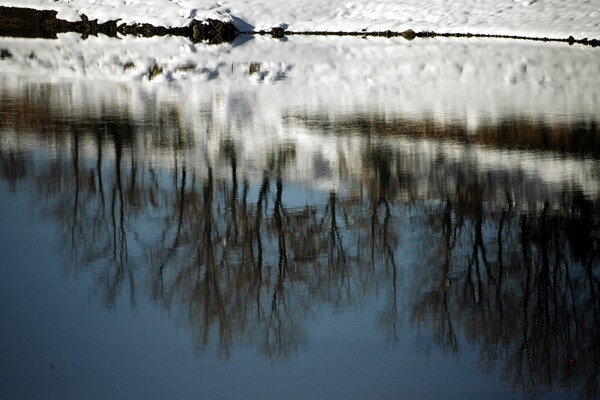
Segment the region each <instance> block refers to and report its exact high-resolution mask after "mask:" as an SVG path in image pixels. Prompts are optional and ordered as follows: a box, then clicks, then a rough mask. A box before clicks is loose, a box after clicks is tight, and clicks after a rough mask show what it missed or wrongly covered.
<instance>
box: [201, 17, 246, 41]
mask: <svg viewBox="0 0 600 400" xmlns="http://www.w3.org/2000/svg"><path fill="white" fill-rule="evenodd" d="M191 27H192V39H193V40H195V41H207V42H209V43H211V44H218V43H223V42H231V41H232V40H233V39H234V38H235V37H236V36H237V35H238V34H239V31H238V30H237V29H236V28H235V26H234V25H233V23H231V22H223V21H219V20H216V19H207V20H205V21H197V20H194V21H193V22H192V25H191Z"/></svg>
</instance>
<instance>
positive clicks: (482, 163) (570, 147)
mask: <svg viewBox="0 0 600 400" xmlns="http://www.w3.org/2000/svg"><path fill="white" fill-rule="evenodd" d="M26 89H27V90H24V91H16V92H11V93H8V94H6V93H4V94H3V96H4V98H5V99H6V101H3V102H2V103H1V105H0V115H1V116H2V118H1V121H2V122H1V125H0V132H1V136H0V140H1V144H2V146H1V147H0V176H1V177H2V179H3V181H4V182H6V184H7V185H8V186H9V188H10V190H12V191H23V192H28V193H29V194H30V197H31V199H32V206H33V207H34V209H35V210H36V212H38V213H40V214H41V215H43V216H44V217H46V218H49V219H51V220H53V221H55V222H56V223H57V225H58V226H59V228H60V231H61V235H60V241H61V243H60V249H61V251H62V252H63V253H64V256H65V258H66V259H68V260H70V262H69V268H70V269H71V272H72V273H73V274H75V275H77V274H79V273H81V272H82V271H86V270H92V271H93V272H94V274H93V275H94V277H95V281H94V282H93V283H92V285H93V287H94V291H95V293H97V295H98V296H100V297H101V299H102V301H103V302H104V303H105V305H106V306H107V307H115V305H116V303H117V300H118V298H119V297H121V296H128V298H129V301H130V303H131V304H136V303H137V302H139V301H146V300H148V299H150V300H151V301H153V302H154V303H156V304H159V305H160V306H161V307H162V308H163V309H165V310H168V311H169V312H170V313H171V314H172V315H174V316H176V318H177V320H178V321H184V323H185V325H186V326H187V328H188V330H189V332H190V333H191V335H192V337H193V343H194V346H195V348H196V350H197V351H198V353H199V354H202V353H203V352H205V351H206V350H207V349H210V348H215V349H217V351H218V353H219V355H220V356H221V357H223V358H227V357H229V356H230V355H231V352H232V351H233V349H234V347H235V346H236V345H240V344H243V345H245V346H252V347H255V348H256V349H257V350H258V351H259V353H260V355H261V356H263V357H265V358H266V359H280V358H288V357H290V356H292V355H294V354H296V353H298V352H299V351H300V350H302V349H304V348H305V347H306V346H307V344H308V343H309V341H310V337H309V334H308V329H307V326H308V323H309V321H311V320H314V319H316V318H318V315H319V311H320V310H321V309H322V308H323V307H331V308H332V309H334V310H338V311H339V312H346V311H347V310H351V309H356V308H360V307H362V306H364V304H366V303H369V302H378V303H380V304H381V309H380V312H379V313H378V314H377V315H374V316H373V318H374V320H375V322H376V324H377V326H378V327H379V329H380V331H381V334H382V340H387V341H388V342H389V343H393V342H395V341H397V340H398V338H399V337H400V336H401V335H402V331H403V329H404V327H405V326H406V325H408V324H411V325H413V326H416V327H418V331H419V338H418V339H419V344H420V345H421V346H423V349H424V350H426V351H428V352H430V351H437V349H441V350H442V351H444V352H448V353H449V354H454V355H456V354H459V353H460V352H461V350H463V348H464V347H463V346H471V347H473V348H476V349H478V351H479V367H480V369H481V371H482V372H483V373H491V372H493V371H494V370H500V371H501V375H502V379H503V380H504V381H505V382H506V384H508V385H510V386H511V387H513V388H515V389H518V390H521V391H523V392H524V393H525V394H527V395H532V394H534V393H536V391H537V390H539V389H540V388H543V389H546V388H552V387H565V386H566V387H571V388H572V390H573V392H581V393H582V394H584V395H585V396H586V397H589V398H596V397H598V390H599V387H598V385H599V381H598V379H599V374H598V369H599V368H600V346H599V342H598V340H597V338H598V336H599V334H600V319H599V312H600V310H599V309H600V301H599V299H598V295H597V293H598V291H599V290H600V276H599V270H598V266H599V265H600V211H599V210H600V191H599V189H598V188H599V187H600V186H599V182H600V176H598V171H599V170H600V169H599V168H598V167H600V161H599V147H598V143H599V139H600V130H599V128H598V123H597V121H596V120H595V119H593V118H590V119H589V120H576V121H568V122H564V123H551V124H550V123H546V122H545V121H541V122H538V121H531V120H529V119H526V118H525V117H523V116H517V117H514V116H513V117H510V118H507V119H505V120H502V121H501V122H498V123H490V124H487V125H481V126H480V127H479V128H478V129H477V130H476V131H473V130H472V129H467V128H465V127H464V126H463V125H460V124H454V125H452V124H440V123H438V122H435V120H432V119H428V118H424V117H414V118H410V117H401V118H400V117H396V118H391V119H390V118H389V117H387V116H383V115H381V114H378V113H376V112H372V113H367V114H364V113H358V114H353V115H347V114H344V115H338V116H335V117H331V116H324V115H321V114H318V113H312V112H310V111H305V112H297V110H291V111H289V112H286V113H285V115H281V116H280V119H277V118H275V124H273V120H265V121H262V122H261V124H262V125H261V124H258V123H256V121H254V122H253V123H252V125H251V126H250V127H248V126H247V125H243V124H239V125H237V124H236V123H235V122H236V121H235V120H233V121H232V120H231V119H227V121H226V122H222V121H221V122H220V119H219V116H218V114H217V113H216V112H215V106H214V103H219V102H221V101H222V99H220V98H219V97H218V96H216V97H215V98H213V99H212V100H207V101H206V102H204V103H199V104H198V109H196V110H195V113H197V114H199V115H200V116H201V122H202V125H201V126H197V125H195V126H193V127H192V123H191V122H190V121H189V120H186V118H185V116H184V113H183V111H182V109H181V107H180V106H179V103H178V102H177V101H174V100H172V99H167V100H166V101H163V102H160V103H157V102H154V99H150V101H149V102H148V103H147V104H145V105H144V107H143V109H142V111H143V115H142V116H141V117H140V116H139V115H138V116H137V118H133V117H131V116H130V114H128V113H127V112H125V111H124V110H123V108H121V107H116V106H115V107H106V108H104V107H102V109H101V110H100V112H98V109H96V108H94V106H93V104H94V103H93V102H92V103H91V104H92V106H91V107H90V108H88V109H87V110H84V112H82V111H81V110H74V111H69V110H70V108H69V107H65V106H64V105H58V106H57V105H56V104H55V103H53V102H52V101H48V98H49V97H51V96H53V93H52V92H53V91H60V90H61V89H60V88H57V87H55V86H44V85H33V86H26ZM240 99H241V100H240ZM240 99H229V101H236V102H237V103H236V104H238V105H239V107H240V110H241V111H242V113H248V112H250V113H251V112H252V111H251V108H250V111H248V109H246V111H244V110H245V108H244V104H246V103H244V101H243V99H244V95H242V96H241V97H240ZM88 100H89V99H88ZM85 104H86V103H84V105H85ZM157 104H158V105H157ZM240 118H241V119H243V117H240ZM279 125H283V126H284V127H285V129H293V131H294V132H295V133H296V136H295V137H296V138H297V140H294V138H293V137H290V136H285V135H283V136H278V133H277V132H275V133H270V132H274V131H276V129H277V126H279ZM257 127H259V128H260V130H259V129H258V128H257ZM199 131H201V132H204V134H203V135H198V132H199ZM253 141H258V145H256V144H254V145H253V144H252V142H253ZM259 147H260V149H259ZM254 150H257V151H254ZM460 338H465V339H466V343H465V342H461V339H460ZM461 343H463V344H461Z"/></svg>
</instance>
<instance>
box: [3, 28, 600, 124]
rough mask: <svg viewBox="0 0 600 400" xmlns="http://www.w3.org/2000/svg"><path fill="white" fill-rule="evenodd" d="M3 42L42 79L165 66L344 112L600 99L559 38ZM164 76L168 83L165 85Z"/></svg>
mask: <svg viewBox="0 0 600 400" xmlns="http://www.w3.org/2000/svg"><path fill="white" fill-rule="evenodd" d="M241 40H243V39H241ZM0 48H3V49H6V50H7V51H8V52H10V54H11V57H7V58H4V59H3V60H2V61H1V62H0V75H11V76H14V75H16V76H20V77H34V78H35V79H39V80H42V81H46V82H47V81H54V82H55V81H61V80H65V79H67V80H71V79H81V78H84V79H85V80H93V81H102V82H104V81H107V80H109V81H113V80H116V81H130V80H142V81H146V82H147V81H148V79H149V71H150V70H151V69H152V68H153V66H158V67H160V68H161V70H162V72H161V73H160V74H159V75H158V76H156V77H155V78H154V79H153V81H152V82H150V83H147V84H145V85H144V86H142V87H143V88H144V89H143V90H147V91H149V92H155V91H156V92H167V93H169V94H170V95H173V96H180V97H190V96H193V97H198V96H204V97H206V94H205V93H204V92H205V91H207V90H209V91H210V92H211V93H212V92H214V91H215V90H216V89H215V88H218V91H220V92H225V93H228V92H229V91H231V90H235V91H238V90H240V89H245V88H252V87H254V86H256V85H257V84H260V85H265V86H270V85H272V84H278V85H282V86H285V88H283V89H277V90H272V91H267V89H263V90H257V91H255V92H256V94H255V95H254V96H256V97H257V98H258V100H260V101H265V102H268V103H276V104H275V105H273V104H269V107H270V108H272V107H274V106H279V105H280V104H281V106H294V105H295V104H298V105H299V106H301V107H305V106H307V105H311V106H313V107H314V108H315V109H318V108H326V109H327V110H331V109H333V112H336V113H337V112H340V111H350V112H353V111H354V110H355V108H356V107H357V106H360V107H365V106H370V105H371V104H375V105H376V107H378V109H382V107H384V110H385V111H386V112H387V111H389V112H394V113H400V112H402V113H405V112H409V113H423V114H427V115H433V116H434V117H435V118H437V119H440V120H446V119H453V118H460V119H461V120H467V121H468V123H469V124H470V125H477V124H478V123H480V120H481V118H489V119H492V120H493V119H498V118H502V117H503V116H504V115H506V114H514V113H517V114H543V116H544V117H548V116H555V117H556V118H562V117H564V116H573V115H584V116H585V115H594V114H597V110H598V109H600V95H599V93H600V83H599V81H598V79H597V76H599V75H600V52H599V51H598V50H597V49H591V48H579V47H569V46H567V45H564V44H538V43H526V42H510V41H502V40H482V39H471V40H458V39H426V40H425V39H424V40H418V41H413V42H408V41H406V40H404V39H401V38H397V39H384V38H370V39H360V38H316V37H292V38H290V39H289V40H287V41H285V42H280V41H276V40H273V39H270V38H265V37H257V38H254V39H252V40H250V41H248V42H246V43H243V44H241V45H234V46H233V47H232V46H231V45H219V46H207V45H202V44H198V45H194V44H192V43H191V42H190V41H188V40H187V39H185V38H180V37H165V38H150V39H143V38H133V37H124V38H121V39H111V38H107V37H97V38H94V37H92V38H89V39H87V40H86V41H83V40H81V39H79V38H78V37H77V35H72V34H68V35H61V37H60V39H59V40H54V41H51V40H23V39H7V38H5V39H0ZM160 81H162V82H164V81H169V82H170V84H169V86H168V87H161V85H160V84H159V83H157V82H160ZM324 85H332V86H333V87H331V88H323V86H324ZM315 86H317V87H319V88H323V90H315V89H314V87H315ZM207 87H209V88H207ZM234 88H235V89H234ZM139 90H142V89H139ZM198 92H202V93H198Z"/></svg>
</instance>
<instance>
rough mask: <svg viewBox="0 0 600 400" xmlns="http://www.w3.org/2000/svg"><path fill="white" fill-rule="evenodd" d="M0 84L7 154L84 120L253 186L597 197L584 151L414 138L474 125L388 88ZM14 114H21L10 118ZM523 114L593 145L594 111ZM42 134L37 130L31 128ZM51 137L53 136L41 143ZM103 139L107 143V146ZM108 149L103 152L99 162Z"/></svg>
mask: <svg viewBox="0 0 600 400" xmlns="http://www.w3.org/2000/svg"><path fill="white" fill-rule="evenodd" d="M2 88H3V90H2V92H1V93H0V96H1V97H2V98H5V99H7V101H6V102H4V104H5V105H4V107H9V108H5V109H3V110H2V113H5V114H7V115H11V114H12V119H11V118H10V117H9V118H6V119H4V120H5V124H4V127H3V129H4V131H5V132H6V131H14V132H15V134H14V135H7V134H6V133H5V134H3V135H2V136H1V137H0V138H1V140H2V143H1V144H2V147H3V148H6V149H8V148H13V149H14V148H20V149H22V150H31V149H35V148H38V147H39V146H45V147H46V148H47V147H48V146H49V145H51V146H53V147H54V146H58V148H61V147H63V146H64V147H65V148H67V149H68V148H70V147H71V146H72V145H73V136H74V135H80V132H88V130H89V129H90V127H93V129H95V130H96V133H95V134H97V135H109V134H111V133H110V132H109V130H110V129H116V130H120V132H122V133H126V134H127V136H128V137H129V136H131V138H132V140H133V142H132V146H133V148H134V150H135V154H136V158H138V159H139V160H140V161H141V160H145V161H144V162H145V163H148V164H149V165H152V166H155V167H164V168H167V169H171V168H174V166H175V164H177V165H183V164H185V165H187V166H188V168H192V169H194V170H195V171H196V173H197V174H198V175H200V176H202V175H205V174H206V173H207V171H208V168H209V167H213V174H214V175H215V176H217V177H223V178H229V177H230V176H231V170H230V162H231V156H232V155H235V159H236V166H237V170H238V173H240V174H241V175H243V176H244V177H246V178H247V179H249V180H250V181H251V182H259V181H260V180H261V179H262V177H263V175H264V173H265V171H268V172H271V173H276V174H280V175H281V176H282V177H283V178H284V179H285V181H286V182H289V183H296V184H301V185H304V186H306V187H308V188H313V189H325V190H335V191H338V192H340V193H363V192H364V191H365V190H366V191H371V192H372V191H380V190H383V189H382V188H381V186H389V187H387V188H385V190H387V191H388V194H389V195H393V196H395V197H400V198H404V199H406V200H408V201H411V200H414V199H417V198H428V199H439V198H444V197H445V196H447V195H453V191H455V190H459V187H460V186H461V185H463V184H471V183H477V185H481V186H482V188H483V191H484V195H485V196H487V197H489V198H490V199H493V200H496V199H502V201H504V200H505V199H506V198H507V196H509V197H510V198H511V201H513V202H515V203H516V204H517V205H523V206H524V207H527V206H528V205H531V204H535V203H537V202H540V201H545V200H550V201H551V202H553V203H560V202H561V201H562V200H563V199H562V196H563V194H564V193H567V192H579V191H580V192H581V193H583V194H585V195H586V196H588V197H590V198H593V199H597V198H599V197H600V176H598V171H599V170H600V161H599V160H598V158H597V154H595V153H593V152H592V153H591V154H590V155H589V156H586V157H583V158H582V157H581V154H578V153H571V154H568V153H567V154H561V152H560V149H558V150H557V151H552V149H543V151H535V149H534V150H523V149H513V148H512V146H511V144H510V143H507V144H506V146H504V145H502V144H500V145H490V144H488V143H481V142H477V141H476V140H472V141H470V142H469V143H461V142H460V141H459V140H456V138H455V137H454V136H452V135H451V133H454V132H449V133H448V134H445V133H444V132H443V131H442V132H441V133H438V134H437V136H435V137H434V138H427V137H420V136H419V135H418V132H417V131H418V130H419V129H432V128H431V126H432V125H433V126H437V127H438V128H436V129H442V130H443V129H444V127H445V126H446V125H444V124H443V123H441V121H444V120H445V119H448V120H451V121H453V124H454V125H453V126H457V125H458V126H463V129H464V131H465V132H466V133H467V134H468V132H470V131H471V130H472V129H474V128H473V126H472V125H469V120H468V119H466V118H465V116H464V114H462V115H461V114H460V112H459V111H456V114H452V113H451V112H450V111H449V110H448V111H446V112H444V113H443V114H441V115H438V114H435V113H431V114H430V115H431V116H430V117H426V116H424V115H423V113H419V112H417V111H413V112H412V113H409V112H407V110H405V109H403V104H404V103H403V99H402V94H400V93H398V92H396V93H397V96H398V97H397V98H396V101H393V100H394V97H392V96H391V93H390V92H389V91H388V90H387V88H384V89H381V90H379V89H378V88H370V89H369V90H364V91H362V90H361V89H358V91H357V93H358V95H357V93H354V96H353V92H352V91H351V90H350V89H349V88H345V91H344V92H340V91H338V92H335V94H333V95H332V91H331V88H332V86H329V85H323V86H321V87H316V86H310V85H309V86H304V87H300V88H298V87H294V86H288V85H276V86H272V87H262V86H253V87H246V88H244V89H243V90H240V91H236V90H234V89H232V88H230V87H219V86H217V87H213V86H208V87H201V88H200V87H194V86H193V85H190V86H179V85H150V86H148V85H144V84H115V85H107V84H101V83H90V82H87V83H86V82H84V81H78V82H76V83H63V84H57V85H53V84H50V85H48V84H40V83H38V82H36V81H33V82H32V81H30V80H19V79H4V80H3V81H2ZM200 89H202V90H200ZM581 89H582V90H584V89H583V88H581ZM363 96H366V97H363ZM336 100H339V101H336ZM10 104H12V107H13V108H12V109H11V108H10V107H11V106H9V105H10ZM17 110H21V114H19V115H17V116H15V113H16V111H17ZM490 114H492V113H490ZM42 116H43V117H42ZM358 116H360V118H359V117H358ZM516 117H521V118H524V116H523V115H522V114H517V115H514V114H512V113H508V114H505V115H504V114H502V113H500V115H499V116H498V118H499V119H500V121H499V122H497V121H495V120H494V118H495V117H492V116H489V115H488V116H486V118H483V119H481V120H482V121H483V122H482V123H484V124H485V123H487V124H492V125H493V124H494V123H498V124H500V126H502V123H503V121H508V122H510V121H511V118H516ZM525 117H528V116H527V115H525ZM532 118H533V119H535V120H536V121H542V122H544V123H545V124H546V125H543V126H542V128H543V129H546V130H547V129H548V127H553V126H554V125H553V124H555V125H557V126H561V127H562V128H561V129H559V130H558V131H559V132H561V133H560V135H562V136H560V137H559V141H561V142H569V141H573V140H575V139H576V138H575V136H576V135H580V134H581V132H570V131H569V127H570V126H571V125H570V124H574V123H575V122H577V121H581V120H583V121H591V122H590V123H589V124H588V132H587V134H588V135H589V136H590V137H591V138H592V139H594V140H595V142H593V143H592V146H597V144H596V143H597V142H598V128H597V126H598V125H597V121H596V118H597V116H596V115H595V114H593V115H585V114H584V115H580V114H576V115H565V116H563V117H562V118H561V119H562V121H560V120H556V119H555V118H554V116H553V117H552V118H549V119H548V121H545V119H544V115H543V114H535V113H534V115H533V116H532ZM438 120H441V121H438ZM369 121H370V122H369ZM379 121H387V122H388V123H389V124H388V125H387V126H388V127H389V126H395V127H400V128H397V129H396V130H397V131H398V132H395V133H394V134H393V135H392V134H391V132H390V131H389V128H387V129H388V130H379V129H378V128H377V127H378V126H380V125H378V123H379ZM431 121H433V122H431ZM457 121H462V122H461V123H458V122H457ZM369 124H370V125H369ZM403 124H405V125H406V128H405V131H402V129H401V128H402V126H404V125H403ZM461 124H462V125H461ZM519 126H520V125H518V124H517V129H518V127H519ZM24 131H25V132H27V131H30V132H32V133H33V135H26V134H25V132H24ZM42 131H43V132H45V135H39V134H38V133H39V132H42ZM78 132H79V133H78ZM415 132H417V134H415ZM542 133H544V132H536V131H535V130H533V131H532V132H529V133H528V134H529V135H531V136H536V135H538V134H542ZM544 134H545V135H546V136H547V135H548V132H545V133H544ZM49 135H55V136H61V137H62V139H61V140H58V141H49V140H48V136H49ZM468 137H469V136H468V135H467V138H468ZM78 143H79V144H78V145H79V147H80V149H82V150H83V152H84V153H86V154H87V155H88V157H89V158H90V159H91V160H93V159H94V157H96V155H97V152H98V149H97V143H98V139H97V138H96V137H94V136H93V135H90V134H89V133H87V134H86V135H85V136H84V137H80V138H79V142H78ZM103 143H104V146H111V144H110V141H105V140H103ZM175 149H176V151H174V150H175ZM53 151H54V150H53ZM112 156H113V152H111V150H110V148H107V149H106V150H105V151H104V155H103V157H104V159H105V160H109V159H110V158H111V157H112ZM379 159H382V160H383V164H385V165H384V166H383V168H384V169H385V171H382V170H381V168H382V166H381V163H380V162H379V161H378V160H379ZM381 176H385V177H386V178H381ZM382 179H383V180H382ZM384 180H385V181H384ZM373 182H375V186H376V187H373ZM531 202H533V203H531Z"/></svg>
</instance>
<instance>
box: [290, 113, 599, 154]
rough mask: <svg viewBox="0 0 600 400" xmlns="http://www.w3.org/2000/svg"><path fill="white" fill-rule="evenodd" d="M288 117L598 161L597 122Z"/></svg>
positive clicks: (339, 129)
mask: <svg viewBox="0 0 600 400" xmlns="http://www.w3.org/2000/svg"><path fill="white" fill-rule="evenodd" d="M292 118H293V119H294V120H296V121H298V122H299V123H301V124H305V125H307V126H308V127H310V128H314V129H319V127H327V128H329V130H330V131H331V132H332V133H336V134H337V133H341V134H348V133H350V134H352V133H359V134H361V135H367V136H372V137H381V136H385V137H394V136H406V137H411V138H417V139H433V140H448V141H455V142H459V143H471V144H479V145H482V146H486V147H489V148H494V149H511V150H513V149H520V150H528V151H536V152H539V151H548V152H555V153H561V154H575V155H577V156H581V155H585V156H593V157H596V158H598V157H600V126H599V125H598V121H597V120H595V119H589V120H575V121H565V122H556V121H553V122H552V123H549V122H546V121H544V120H543V119H539V118H537V119H531V118H528V117H527V116H522V117H520V116H516V117H512V118H510V119H506V118H504V119H500V120H495V121H488V122H487V123H480V124H479V125H477V126H468V125H467V124H460V123H457V122H456V121H451V122H448V123H443V122H440V121H439V120H436V119H434V118H427V117H413V116H408V117H404V118H390V117H386V116H379V115H351V116H347V117H342V118H339V119H335V120H331V118H328V117H327V116H324V115H308V116H305V115H304V116H295V117H292Z"/></svg>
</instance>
